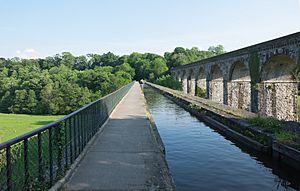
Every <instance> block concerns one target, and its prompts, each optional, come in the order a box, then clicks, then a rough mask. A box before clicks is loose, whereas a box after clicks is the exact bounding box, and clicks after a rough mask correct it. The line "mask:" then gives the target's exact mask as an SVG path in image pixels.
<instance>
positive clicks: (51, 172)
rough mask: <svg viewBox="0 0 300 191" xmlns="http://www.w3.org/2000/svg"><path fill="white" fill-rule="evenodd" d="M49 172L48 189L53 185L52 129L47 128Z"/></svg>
mask: <svg viewBox="0 0 300 191" xmlns="http://www.w3.org/2000/svg"><path fill="white" fill-rule="evenodd" d="M48 132H49V171H50V187H51V186H52V184H53V153H52V127H50V128H49V131H48Z"/></svg>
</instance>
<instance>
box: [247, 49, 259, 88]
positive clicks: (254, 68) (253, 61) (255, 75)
mask: <svg viewBox="0 0 300 191" xmlns="http://www.w3.org/2000/svg"><path fill="white" fill-rule="evenodd" d="M249 68H250V77H251V84H252V85H256V84H257V83H258V82H259V58H258V54H257V52H252V53H251V54H250V60H249Z"/></svg>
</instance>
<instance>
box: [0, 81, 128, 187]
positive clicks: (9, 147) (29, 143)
mask: <svg viewBox="0 0 300 191" xmlns="http://www.w3.org/2000/svg"><path fill="white" fill-rule="evenodd" d="M132 85H133V82H132V83H130V84H128V85H126V86H124V87H122V88H121V89H119V90H117V91H115V92H113V93H111V94H109V95H107V96H105V97H103V98H101V99H99V100H97V101H95V102H92V103H90V104H88V105H86V106H84V107H82V108H81V109H79V110H77V111H75V112H73V113H71V114H69V115H67V116H65V117H63V118H62V119H60V120H58V121H55V122H53V123H50V124H48V125H45V126H43V127H41V128H39V129H36V130H34V131H31V132H29V133H26V134H24V135H21V136H19V137H16V138H14V139H11V140H9V141H6V142H4V143H1V144H0V190H1V191H2V190H3V191H12V190H13V191H15V190H46V189H49V188H50V187H51V186H53V184H54V183H55V182H57V181H58V180H59V179H61V178H62V177H63V176H64V175H65V173H66V171H67V170H68V169H69V168H70V166H71V164H72V163H73V162H74V161H75V160H76V158H77V157H78V156H79V154H80V153H81V152H82V150H83V149H84V147H85V146H86V144H87V143H88V141H89V140H90V139H91V138H92V137H93V135H94V134H95V133H96V132H97V131H98V130H99V128H100V127H101V126H102V125H103V124H104V123H105V121H106V120H107V119H108V117H109V115H110V113H111V112H112V111H113V109H114V108H115V106H116V105H117V104H118V103H119V101H120V100H121V99H122V98H123V97H124V95H125V94H126V93H127V92H128V91H129V89H130V88H131V86H132Z"/></svg>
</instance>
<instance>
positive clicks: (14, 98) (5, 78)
mask: <svg viewBox="0 0 300 191" xmlns="http://www.w3.org/2000/svg"><path fill="white" fill-rule="evenodd" d="M224 52H225V51H224V47H223V46H221V45H219V46H216V47H210V48H209V49H208V50H207V51H204V50H199V49H198V48H195V47H194V48H191V49H185V48H182V47H177V48H175V50H174V51H173V52H171V53H170V52H166V53H165V54H164V56H160V55H157V54H152V53H144V54H141V53H137V52H134V53H132V54H130V55H122V56H118V55H115V54H113V53H112V52H108V53H105V54H102V55H99V54H88V55H86V56H84V55H81V56H74V55H72V54H71V53H70V52H63V53H62V54H56V55H54V56H49V57H46V58H43V59H41V58H39V59H20V58H12V59H4V58H0V112H2V113H26V114H67V113H70V112H72V111H75V110H76V109H78V108H80V107H82V106H83V105H85V104H87V103H90V102H91V101H94V100H96V99H99V98H100V97H101V96H104V95H107V94H109V93H111V92H113V91H115V90H117V89H119V88H120V87H122V86H124V85H125V84H128V83H129V82H131V81H132V80H133V79H134V80H140V79H145V80H149V81H152V82H155V81H157V82H159V83H161V84H168V86H172V84H173V83H175V86H176V88H177V89H178V88H179V86H180V84H178V83H177V82H175V81H174V79H172V77H170V76H169V75H168V74H169V69H170V68H172V67H176V66H179V65H183V64H187V63H190V62H194V61H196V60H200V59H204V58H208V57H211V56H215V55H218V54H222V53H224ZM175 86H174V87H175Z"/></svg>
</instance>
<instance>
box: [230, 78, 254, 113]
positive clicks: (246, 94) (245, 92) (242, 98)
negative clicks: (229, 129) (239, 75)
mask: <svg viewBox="0 0 300 191" xmlns="http://www.w3.org/2000/svg"><path fill="white" fill-rule="evenodd" d="M227 84H228V105H229V106H231V107H233V108H237V109H244V110H247V111H250V109H251V86H250V81H230V82H227Z"/></svg>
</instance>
